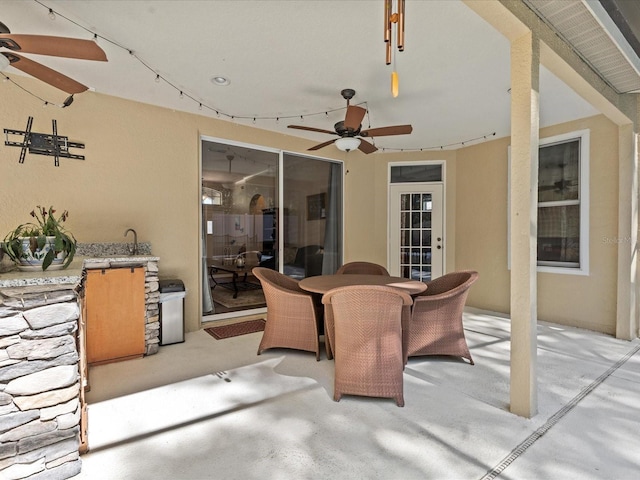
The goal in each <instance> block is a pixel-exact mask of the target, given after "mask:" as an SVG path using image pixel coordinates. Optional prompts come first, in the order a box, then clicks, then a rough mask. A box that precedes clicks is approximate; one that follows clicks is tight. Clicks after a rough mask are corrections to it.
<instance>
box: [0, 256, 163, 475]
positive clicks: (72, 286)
mask: <svg viewBox="0 0 640 480" xmlns="http://www.w3.org/2000/svg"><path fill="white" fill-rule="evenodd" d="M85 246H89V248H88V249H87V248H85V249H84V250H83V251H82V253H83V254H85V255H88V256H89V257H93V258H85V259H84V260H82V268H81V269H80V268H77V271H76V272H75V273H74V272H71V271H69V272H66V274H65V273H59V274H58V273H55V274H54V273H53V272H51V273H50V274H42V278H29V279H24V278H20V275H18V277H17V278H9V279H5V280H3V281H2V282H1V284H0V478H2V479H4V478H7V479H25V478H26V479H32V480H36V479H44V478H46V479H48V480H49V479H51V480H64V479H68V478H71V477H74V476H76V475H77V474H78V473H80V471H81V466H82V461H81V459H80V454H79V449H80V443H81V435H80V428H81V427H80V425H81V411H82V408H83V405H82V402H81V388H82V386H81V376H80V372H79V369H80V349H79V344H80V342H79V339H78V323H79V318H80V307H79V303H78V299H79V297H80V296H81V295H82V291H83V283H84V282H83V279H84V278H85V275H84V274H82V275H81V272H82V273H84V271H85V269H90V268H111V266H112V264H113V263H118V262H127V263H135V264H136V265H140V266H143V267H144V268H145V312H146V313H145V347H146V348H145V349H146V352H145V354H146V355H151V354H154V353H157V352H158V350H159V343H160V321H159V314H160V310H159V300H160V292H159V279H158V260H159V259H158V258H157V257H151V256H150V255H149V256H145V253H141V255H140V256H138V257H135V256H129V255H127V254H126V253H121V252H120V250H122V249H123V247H122V245H121V244H85ZM93 247H95V248H97V249H98V250H95V248H94V249H93V250H92V248H93ZM83 248H84V247H83ZM143 251H146V246H143ZM149 251H150V245H149ZM105 255H112V257H105ZM97 257H100V258H97ZM74 261H75V260H74ZM70 270H71V269H70Z"/></svg>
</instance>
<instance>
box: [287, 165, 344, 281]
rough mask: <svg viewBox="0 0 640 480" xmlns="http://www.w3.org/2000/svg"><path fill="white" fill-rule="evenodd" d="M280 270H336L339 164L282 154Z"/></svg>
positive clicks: (298, 273)
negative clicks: (281, 264)
mask: <svg viewBox="0 0 640 480" xmlns="http://www.w3.org/2000/svg"><path fill="white" fill-rule="evenodd" d="M282 171H283V175H282V177H283V178H282V205H283V209H282V210H283V231H282V234H283V236H282V238H283V250H282V263H283V270H282V271H283V272H284V273H285V274H286V275H289V276H290V277H293V278H295V279H298V280H300V279H302V278H305V277H311V276H314V275H321V274H323V273H335V271H336V270H337V269H338V267H339V266H340V264H341V260H342V163H336V162H329V161H324V160H318V159H316V158H309V157H304V156H301V155H294V154H291V153H285V154H284V155H283V169H282Z"/></svg>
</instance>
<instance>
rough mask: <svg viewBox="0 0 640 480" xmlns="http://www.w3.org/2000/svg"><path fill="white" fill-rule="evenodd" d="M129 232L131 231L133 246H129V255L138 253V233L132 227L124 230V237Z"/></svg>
mask: <svg viewBox="0 0 640 480" xmlns="http://www.w3.org/2000/svg"><path fill="white" fill-rule="evenodd" d="M129 232H133V248H131V247H129V255H138V234H137V233H136V231H135V230H134V229H133V228H129V229H127V231H126V232H124V236H125V237H126V236H127V234H128V233H129Z"/></svg>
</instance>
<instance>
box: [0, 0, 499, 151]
mask: <svg viewBox="0 0 640 480" xmlns="http://www.w3.org/2000/svg"><path fill="white" fill-rule="evenodd" d="M35 2H36V3H38V4H39V5H42V6H43V7H44V8H46V9H47V10H48V12H49V17H50V18H51V19H52V20H53V19H55V18H56V17H62V18H64V19H65V20H67V21H68V22H70V23H72V24H74V25H76V26H77V27H79V28H81V29H83V30H85V31H86V32H87V33H90V34H91V35H92V36H93V40H94V41H95V42H98V38H100V39H102V40H103V41H105V42H108V43H110V44H111V45H113V46H115V47H118V48H120V49H122V50H124V51H126V52H128V53H129V55H131V56H132V57H134V58H135V59H136V60H138V62H140V64H141V65H143V66H144V67H145V68H147V69H148V70H150V71H152V72H153V73H154V74H155V78H154V81H155V82H156V83H160V80H162V81H163V82H164V83H166V84H167V85H169V86H170V87H172V88H173V89H174V90H176V91H177V92H179V95H180V98H184V97H187V98H188V99H190V100H192V101H193V102H194V103H197V104H198V109H199V110H202V108H203V107H204V108H207V109H208V110H211V111H212V112H215V114H216V117H217V118H220V117H225V118H227V119H230V120H231V121H235V120H236V119H238V120H251V121H252V122H253V123H254V124H255V123H256V121H257V120H275V121H276V123H277V124H280V119H293V118H299V119H300V121H301V122H304V121H305V117H312V116H317V115H324V116H325V117H328V116H329V113H334V112H338V111H343V110H346V108H347V107H339V108H334V109H331V110H323V111H321V112H316V113H307V114H305V115H298V114H294V115H285V116H278V117H270V116H255V117H254V116H236V115H231V114H229V113H225V112H222V111H221V110H220V109H218V108H215V107H212V106H209V105H206V104H204V103H202V101H200V100H197V99H196V98H195V97H193V96H191V95H189V93H187V92H185V91H184V90H182V89H181V88H179V87H177V86H176V85H174V84H173V83H172V82H171V81H170V80H168V79H167V78H165V77H163V76H162V75H160V74H159V73H157V72H156V71H155V69H153V68H151V66H150V65H148V64H147V63H146V62H145V61H144V60H143V59H142V58H140V57H139V56H138V55H137V54H136V53H135V52H134V51H133V50H132V49H129V48H127V47H125V46H123V45H121V44H119V43H117V42H116V41H114V40H111V39H109V38H107V37H103V36H101V35H98V34H97V33H95V32H93V31H91V30H90V29H89V28H87V27H85V26H84V25H81V24H80V23H78V22H76V21H75V20H72V19H70V18H68V17H66V16H64V15H62V14H61V13H59V12H57V11H55V10H53V9H52V8H49V7H48V6H46V5H45V4H44V3H42V1H41V0H35ZM399 3H400V5H399V7H400V8H399V12H398V13H402V15H401V17H402V21H401V22H400V25H398V27H400V28H397V30H398V31H400V32H402V34H401V35H399V36H398V39H397V47H398V50H399V51H403V50H404V18H403V17H404V8H403V7H404V5H403V3H404V2H399ZM398 17H400V15H398ZM398 20H400V18H399V19H398ZM396 33H398V32H396ZM389 40H390V39H389ZM385 41H387V39H386V38H385ZM387 43H391V42H387ZM389 60H391V58H389ZM393 60H394V63H395V55H394V58H393ZM389 63H390V62H389ZM394 70H395V68H394ZM394 73H395V75H396V85H397V72H394ZM392 75H393V74H392ZM3 81H4V82H7V81H9V82H11V83H12V84H13V85H15V86H17V87H18V88H20V89H21V90H23V91H24V92H26V93H28V94H29V95H32V96H34V97H36V98H38V99H39V100H41V101H42V102H44V105H43V107H46V106H47V105H55V106H58V107H60V108H64V107H65V106H67V105H58V104H56V103H54V102H50V101H48V100H44V99H42V98H40V97H39V96H37V95H36V94H34V93H33V92H31V91H29V90H27V89H26V88H24V87H23V86H21V85H20V84H18V83H16V82H15V81H14V80H13V79H12V78H10V77H9V76H6V75H5V77H4V79H3ZM392 84H393V77H392ZM356 105H358V106H363V105H364V106H365V107H366V110H367V118H368V119H369V108H368V106H367V104H366V102H362V103H359V104H356ZM368 128H371V122H370V119H369V127H368ZM495 135H496V133H495V132H493V133H492V134H490V135H484V136H482V137H477V138H473V139H470V140H465V141H464V142H457V143H451V144H448V145H440V146H434V147H421V148H416V149H406V148H404V149H394V148H385V147H382V148H381V149H380V150H381V151H382V152H385V151H389V152H392V151H401V152H410V151H423V150H435V149H438V148H439V149H441V150H442V149H444V148H447V147H453V146H457V145H465V144H466V143H470V142H474V141H478V140H481V139H487V137H488V136H495Z"/></svg>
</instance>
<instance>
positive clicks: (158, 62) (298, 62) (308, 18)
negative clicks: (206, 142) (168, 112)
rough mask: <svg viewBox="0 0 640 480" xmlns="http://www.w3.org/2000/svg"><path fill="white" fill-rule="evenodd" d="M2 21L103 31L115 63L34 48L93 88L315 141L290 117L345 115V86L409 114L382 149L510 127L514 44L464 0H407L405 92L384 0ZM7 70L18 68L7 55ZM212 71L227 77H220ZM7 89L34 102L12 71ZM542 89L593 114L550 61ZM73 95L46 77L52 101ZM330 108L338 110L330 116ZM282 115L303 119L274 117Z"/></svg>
mask: <svg viewBox="0 0 640 480" xmlns="http://www.w3.org/2000/svg"><path fill="white" fill-rule="evenodd" d="M49 8H52V9H53V10H55V11H56V12H58V13H59V15H58V16H57V17H56V19H55V20H51V19H50V17H49V11H48V9H49ZM61 15H64V17H67V18H68V19H69V20H71V21H69V20H67V19H65V18H63V17H62V16H61ZM0 22H2V23H4V24H5V25H6V26H7V27H9V28H10V29H11V31H12V33H30V34H45V35H57V36H69V37H76V38H89V39H91V38H93V34H92V33H90V32H93V33H96V34H97V35H98V36H99V37H103V38H99V39H98V43H99V45H100V46H102V48H103V49H104V50H105V52H106V54H107V57H108V59H109V61H108V62H107V63H102V62H92V61H86V60H73V59H62V58H55V57H44V56H38V55H28V56H29V58H31V59H32V60H37V61H39V62H41V63H43V64H45V65H47V66H49V67H51V68H54V69H56V70H59V71H60V72H62V73H64V74H66V75H68V76H70V77H72V78H74V79H76V80H78V81H80V82H82V83H84V84H85V85H87V86H89V87H90V88H91V89H93V90H95V91H96V92H100V93H104V94H108V95H114V96H117V97H123V98H128V99H132V100H136V101H139V102H145V103H149V104H154V105H160V106H164V107H167V108H171V109H176V110H183V111H187V112H192V113H196V114H202V115H208V116H213V117H215V116H216V112H215V111H214V110H218V111H219V112H221V113H222V115H221V116H220V118H222V119H224V120H228V121H234V122H237V123H242V124H247V125H253V124H254V123H255V126H256V127H258V128H264V129H268V130H274V131H278V132H281V133H286V134H289V135H296V136H300V137H304V138H308V139H310V140H312V141H313V143H310V146H311V145H313V144H314V143H320V142H323V141H326V140H330V139H331V137H330V136H329V135H325V134H321V133H309V132H304V131H299V130H291V129H287V128H286V126H287V125H288V124H301V121H302V122H303V124H304V125H306V126H313V127H318V128H323V129H327V130H333V124H334V123H335V122H337V121H339V120H342V119H343V118H344V110H343V109H342V108H343V107H345V106H346V102H345V101H344V100H343V99H342V97H341V96H340V91H341V90H342V89H343V88H353V89H355V90H356V92H357V93H356V96H355V98H354V99H353V100H352V103H356V104H359V103H363V102H365V106H366V107H367V108H368V110H369V114H368V116H367V117H365V119H364V121H363V128H369V127H372V128H377V127H383V126H388V125H395V124H405V123H410V124H412V125H413V133H412V134H411V135H404V136H394V137H379V138H377V139H375V143H376V145H377V146H378V148H380V149H388V150H387V151H389V150H394V149H407V150H413V149H416V150H419V149H428V148H439V147H440V146H447V145H451V146H452V147H453V148H458V147H460V144H461V142H469V140H471V139H478V138H479V139H481V140H479V141H482V139H483V137H484V136H492V134H493V133H494V132H495V134H496V135H495V136H496V137H504V136H508V135H509V133H510V125H509V123H510V122H509V109H510V106H509V93H508V89H509V86H510V85H509V82H510V80H509V42H508V41H507V40H506V39H505V38H504V37H502V36H501V35H500V34H499V33H498V32H497V31H496V30H495V29H494V28H493V27H492V26H491V25H489V24H488V23H487V22H485V21H484V20H483V19H481V18H480V17H478V16H477V15H476V14H475V13H474V12H473V11H472V10H470V9H469V8H468V7H467V6H466V5H465V4H463V3H462V2H461V1H459V0H428V1H426V0H406V30H405V31H406V36H405V51H404V52H402V53H397V55H396V66H397V71H398V73H399V76H400V95H399V96H398V97H397V98H392V96H391V93H390V75H391V71H392V68H391V67H390V66H387V65H385V45H384V41H383V0H304V1H303V0H299V1H292V0H244V1H237V0H232V1H227V0H215V1H189V0H182V1H170V0H162V1H150V0H149V1H127V0H109V1H103V0H92V1H84V0H56V1H50V0H40V1H26V0H0ZM73 22H76V23H77V24H78V25H80V26H78V25H76V24H74V23H73ZM82 27H84V28H82ZM85 28H86V29H88V30H89V31H90V32H88V31H87V30H85ZM104 38H106V39H109V40H111V41H112V42H114V43H116V44H117V45H119V46H116V45H114V44H112V43H110V42H108V41H106V40H104ZM122 47H124V48H122ZM128 50H131V51H133V52H134V54H135V55H136V56H137V57H139V58H140V59H141V60H143V61H144V62H145V63H146V65H147V66H148V68H147V67H145V66H144V65H143V64H142V63H141V62H140V61H138V60H137V59H136V58H135V57H134V56H132V55H131V54H130V53H129V52H128ZM25 56H27V55H25ZM4 73H6V74H8V75H9V76H11V78H12V79H15V81H16V82H18V83H19V82H20V80H21V77H20V75H21V73H20V72H18V71H16V70H15V69H13V68H12V67H9V68H7V70H6V71H5V72H4ZM156 74H159V75H160V76H161V77H162V78H163V79H165V80H166V81H168V82H171V83H172V84H173V85H174V86H173V87H172V86H170V85H168V84H167V82H166V81H165V80H162V81H160V82H159V83H158V82H156V81H155V78H156ZM214 75H223V76H226V77H228V78H229V79H230V80H231V84H230V85H229V86H226V87H219V86H215V85H213V84H212V83H211V81H210V79H211V77H213V76H214ZM0 88H2V89H10V88H15V95H22V96H23V97H24V101H25V102H36V104H37V102H38V101H37V100H36V99H34V98H32V97H31V96H29V95H27V94H25V93H23V92H21V91H20V90H19V89H17V88H16V87H15V86H14V85H12V84H11V82H5V83H3V84H0ZM180 90H182V91H183V92H184V94H185V95H186V96H185V97H184V98H182V99H181V98H180V97H179V92H180ZM540 90H541V92H540V98H541V105H540V111H541V125H542V126H546V125H552V124H556V123H559V122H564V121H568V120H573V119H576V118H582V117H586V116H590V115H595V114H597V113H598V112H597V111H596V110H595V109H594V108H593V107H591V106H590V105H588V104H587V103H586V102H584V101H583V100H582V99H581V98H579V97H578V96H577V95H576V94H575V93H573V92H572V91H571V90H570V89H569V88H568V87H567V86H566V85H564V84H563V83H562V82H561V81H559V80H558V79H557V78H556V77H554V76H553V75H552V74H551V73H550V72H548V71H547V70H545V69H544V68H543V69H542V71H541V81H540ZM82 95H83V94H78V95H76V96H75V102H82ZM66 97H67V94H65V93H64V92H61V91H59V90H57V89H54V88H51V89H50V91H49V93H48V98H47V99H46V100H48V101H52V102H54V103H58V104H60V103H62V101H63V100H64V99H65V98H66ZM189 97H192V98H189ZM199 103H202V104H203V105H204V107H203V108H202V110H199ZM208 107H211V108H212V109H214V110H210V109H209V108H208ZM69 108H73V105H72V106H70V107H69ZM333 109H340V110H339V111H336V112H333V113H329V114H326V115H325V113H324V112H325V111H328V110H333ZM318 113H319V115H314V114H318ZM230 116H234V117H236V118H235V119H233V120H231V119H230V118H229V117H230ZM287 116H292V117H295V118H291V119H286V118H281V119H280V120H279V121H276V120H275V118H276V117H287ZM300 116H302V117H303V120H301V119H300ZM237 117H248V118H246V119H241V118H237ZM254 117H255V118H256V120H255V122H254V120H253V118H254ZM469 143H471V142H469ZM327 148H334V147H333V146H330V147H327ZM381 151H384V150H381ZM321 152H322V150H320V151H319V152H318V153H319V154H321Z"/></svg>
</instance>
